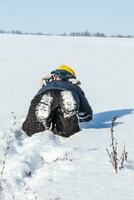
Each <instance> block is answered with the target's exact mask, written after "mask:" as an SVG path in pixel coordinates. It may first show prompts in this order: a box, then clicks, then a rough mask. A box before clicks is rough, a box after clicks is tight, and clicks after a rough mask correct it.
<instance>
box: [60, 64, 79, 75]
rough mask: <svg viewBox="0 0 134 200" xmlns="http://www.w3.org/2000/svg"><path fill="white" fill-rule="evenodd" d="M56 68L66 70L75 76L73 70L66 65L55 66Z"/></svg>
mask: <svg viewBox="0 0 134 200" xmlns="http://www.w3.org/2000/svg"><path fill="white" fill-rule="evenodd" d="M57 69H58V70H65V71H67V72H69V73H70V74H72V75H73V76H74V77H76V74H75V72H74V71H73V70H72V69H71V68H70V67H68V66H67V65H60V66H58V67H57Z"/></svg>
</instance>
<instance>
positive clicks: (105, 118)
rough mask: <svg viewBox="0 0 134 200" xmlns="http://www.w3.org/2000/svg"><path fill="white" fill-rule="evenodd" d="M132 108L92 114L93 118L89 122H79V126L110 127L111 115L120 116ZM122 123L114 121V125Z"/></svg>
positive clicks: (131, 111)
mask: <svg viewBox="0 0 134 200" xmlns="http://www.w3.org/2000/svg"><path fill="white" fill-rule="evenodd" d="M133 111H134V109H120V110H111V111H106V112H101V113H97V114H94V116H93V120H92V121H91V122H86V123H81V124H80V127H81V128H84V129H88V128H95V129H101V128H110V127H111V120H112V118H113V117H115V116H117V117H118V118H121V117H123V116H125V115H130V114H132V113H133ZM118 124H123V122H116V123H115V125H118Z"/></svg>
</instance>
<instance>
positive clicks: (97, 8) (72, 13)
mask: <svg viewBox="0 0 134 200" xmlns="http://www.w3.org/2000/svg"><path fill="white" fill-rule="evenodd" d="M0 29H5V30H10V31H11V30H21V31H24V32H26V31H28V32H43V33H54V34H57V33H62V32H67V33H70V32H73V31H85V30H88V31H89V32H91V33H94V32H103V33H105V34H107V35H110V34H131V35H134V0H0Z"/></svg>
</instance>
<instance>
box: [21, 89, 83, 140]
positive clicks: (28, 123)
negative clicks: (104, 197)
mask: <svg viewBox="0 0 134 200" xmlns="http://www.w3.org/2000/svg"><path fill="white" fill-rule="evenodd" d="M77 109H78V105H77V101H76V99H75V97H74V96H73V94H72V92H71V91H60V90H51V91H48V92H45V93H44V94H41V95H39V96H36V97H35V98H34V99H33V100H32V101H31V105H30V108H29V112H28V115H27V118H26V120H25V122H24V123H23V126H22V129H23V131H25V132H26V134H27V135H29V136H32V135H33V134H35V133H37V132H41V131H45V130H51V131H52V132H53V133H54V134H56V135H60V136H63V137H69V136H71V135H73V134H74V133H76V132H78V131H79V130H80V128H79V123H78V117H77Z"/></svg>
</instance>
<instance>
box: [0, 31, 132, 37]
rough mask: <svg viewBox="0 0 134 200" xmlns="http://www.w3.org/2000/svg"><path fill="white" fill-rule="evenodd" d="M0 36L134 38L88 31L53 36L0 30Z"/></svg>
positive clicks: (50, 34)
mask: <svg viewBox="0 0 134 200" xmlns="http://www.w3.org/2000/svg"><path fill="white" fill-rule="evenodd" d="M0 34H20V35H21V34H23V35H46V36H53V35H56V36H72V37H74V36H75V37H76V36H77V37H113V38H114V37H115V38H134V36H133V35H123V34H117V35H114V34H113V35H106V34H104V33H101V32H97V33H90V32H89V31H87V30H86V31H83V32H71V33H66V32H63V33H59V34H53V33H42V32H22V31H20V30H12V31H5V30H1V29H0Z"/></svg>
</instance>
